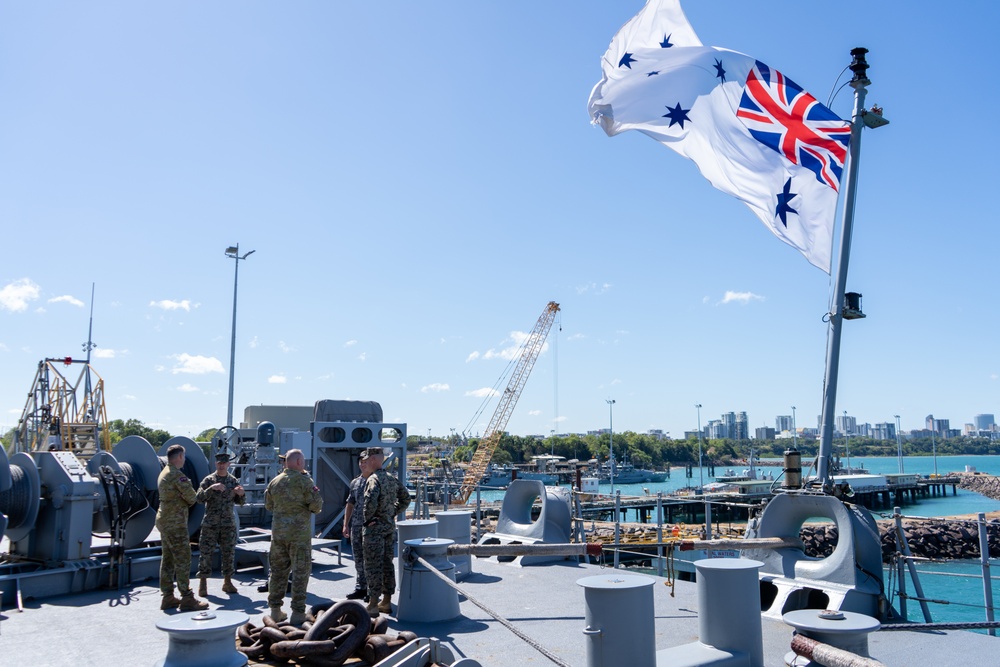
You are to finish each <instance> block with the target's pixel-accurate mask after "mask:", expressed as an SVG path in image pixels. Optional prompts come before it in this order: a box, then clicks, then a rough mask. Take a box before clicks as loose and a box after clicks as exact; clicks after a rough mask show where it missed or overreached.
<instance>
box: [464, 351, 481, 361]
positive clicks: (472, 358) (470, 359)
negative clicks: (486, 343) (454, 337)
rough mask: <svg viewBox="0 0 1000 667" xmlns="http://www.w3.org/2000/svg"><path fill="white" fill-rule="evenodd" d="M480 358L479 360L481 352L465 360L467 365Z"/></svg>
mask: <svg viewBox="0 0 1000 667" xmlns="http://www.w3.org/2000/svg"><path fill="white" fill-rule="evenodd" d="M478 358H479V352H473V353H471V354H470V355H469V356H467V357H466V358H465V363H469V362H470V361H475V360H476V359H478Z"/></svg>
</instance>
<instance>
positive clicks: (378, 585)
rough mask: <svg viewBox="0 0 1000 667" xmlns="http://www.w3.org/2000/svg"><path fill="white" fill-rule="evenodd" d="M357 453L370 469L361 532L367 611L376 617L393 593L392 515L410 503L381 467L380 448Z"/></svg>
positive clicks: (402, 488)
mask: <svg viewBox="0 0 1000 667" xmlns="http://www.w3.org/2000/svg"><path fill="white" fill-rule="evenodd" d="M361 455H362V457H364V458H365V459H366V460H367V461H368V465H370V469H371V474H369V475H368V479H366V480H365V502H364V513H365V515H364V516H365V524H364V526H365V527H364V531H363V535H362V543H363V549H364V553H365V576H366V577H368V613H369V614H370V615H371V616H378V615H379V612H382V613H386V614H388V613H390V612H391V611H392V594H393V593H395V592H396V573H395V572H394V571H393V568H392V549H393V545H394V543H395V532H396V515H397V514H399V513H400V512H405V511H406V508H407V507H408V506H409V504H410V492H409V491H407V490H406V487H405V486H403V484H402V483H401V482H400V481H399V480H398V479H396V478H395V477H393V476H392V475H390V474H389V473H387V472H386V471H385V470H383V469H382V463H383V462H384V461H385V454H384V453H383V452H382V448H381V447H369V448H368V449H366V450H365V451H364V452H362V454H361ZM380 595H381V596H382V600H381V601H379V596H380Z"/></svg>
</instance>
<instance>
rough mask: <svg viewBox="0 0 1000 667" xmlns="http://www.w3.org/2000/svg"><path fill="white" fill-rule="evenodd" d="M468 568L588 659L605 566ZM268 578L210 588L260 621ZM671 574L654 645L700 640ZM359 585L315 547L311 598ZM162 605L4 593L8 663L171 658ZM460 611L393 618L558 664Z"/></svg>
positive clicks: (481, 592)
mask: <svg viewBox="0 0 1000 667" xmlns="http://www.w3.org/2000/svg"><path fill="white" fill-rule="evenodd" d="M472 568H473V572H472V573H471V574H470V575H469V576H468V577H467V578H466V579H465V580H464V581H461V582H459V585H460V587H461V588H462V589H463V590H464V591H465V592H466V593H467V594H468V595H469V596H471V597H473V598H475V599H477V600H479V601H480V602H482V603H483V604H484V605H486V606H487V607H489V608H490V609H492V610H494V611H495V612H496V613H498V614H499V615H500V616H502V617H503V618H506V619H507V620H509V621H510V622H511V623H513V624H514V625H515V626H516V627H517V628H519V629H520V630H521V631H522V632H523V633H524V634H526V635H528V636H529V637H531V638H533V639H534V640H535V641H537V642H538V643H539V644H541V645H542V646H544V647H545V648H546V649H547V650H548V651H549V652H551V653H552V654H554V655H556V656H558V657H559V658H560V659H561V660H563V661H564V662H565V663H568V664H570V665H574V666H577V665H579V666H583V665H586V664H587V655H586V646H585V644H584V636H583V634H582V631H583V629H584V626H585V622H584V614H585V604H584V589H583V588H581V587H580V586H579V585H577V583H576V582H577V581H578V580H579V579H581V578H583V577H592V576H594V575H598V574H601V572H608V570H602V569H601V568H600V566H597V565H584V564H577V563H573V562H569V561H567V562H563V563H558V564H551V565H536V566H528V567H517V566H514V565H509V564H500V563H496V562H494V561H492V560H487V559H473V564H472ZM636 576H641V575H636ZM264 577H265V572H264V571H263V569H262V568H260V567H253V568H249V569H245V570H240V571H238V572H237V575H236V577H235V580H236V582H237V583H238V585H239V589H240V592H239V594H237V595H233V596H228V595H225V594H222V593H221V592H220V589H221V580H220V579H219V578H217V577H216V578H215V579H212V580H211V581H210V586H209V591H210V594H209V596H208V600H209V602H211V604H212V609H217V608H218V609H226V610H232V611H242V612H245V613H247V614H248V615H250V618H251V621H253V622H254V623H255V624H259V623H260V620H261V614H262V613H263V612H264V611H266V595H267V594H266V593H259V592H258V591H257V586H258V585H260V584H261V583H262V582H263V581H264ZM663 581H664V580H662V579H658V580H657V584H656V585H655V586H654V587H653V591H654V593H653V596H654V610H655V620H654V627H655V634H656V648H657V650H662V649H665V648H668V647H672V646H678V645H681V644H686V643H689V642H694V641H697V639H698V614H697V612H698V596H697V587H696V585H695V584H692V583H689V582H684V581H678V582H677V583H676V585H675V588H674V596H671V589H670V588H669V587H668V586H666V585H664V584H663ZM353 588H354V567H353V561H352V559H351V556H350V553H349V552H347V553H345V555H344V558H343V564H342V565H337V556H336V555H333V554H330V553H328V552H319V551H317V552H316V559H315V565H314V568H313V577H312V580H311V582H310V587H309V603H310V604H312V603H315V602H320V601H323V600H326V599H331V598H342V597H344V596H345V595H346V594H347V593H349V592H350V591H351V590H353ZM397 595H398V594H397ZM159 603H160V594H159V590H158V588H157V585H156V581H155V580H150V581H148V582H145V583H144V584H142V585H134V586H132V587H130V588H128V589H127V590H122V591H110V590H98V591H91V592H86V593H80V594H75V595H70V596H61V597H53V598H47V599H42V600H28V601H25V610H24V612H23V613H22V612H18V611H17V610H16V607H15V605H14V601H13V600H9V599H6V598H5V599H4V600H3V610H2V614H0V656H2V659H0V662H2V664H4V665H19V664H37V665H46V666H48V667H61V666H63V665H65V666H69V665H73V666H74V667H85V666H93V667H98V666H100V667H107V665H116V666H122V667H124V666H126V665H128V666H131V665H153V664H155V663H156V662H157V661H159V660H162V659H163V658H164V657H165V655H166V651H167V643H168V639H167V635H166V634H165V633H164V632H162V631H160V630H158V629H156V623H157V622H158V621H160V620H162V619H163V618H164V616H165V613H164V612H161V611H160V609H159ZM287 608H288V607H287V600H286V605H285V609H286V611H287ZM173 613H177V612H173ZM461 613H462V616H461V617H459V618H458V619H455V620H453V621H448V622H440V623H429V624H413V623H408V624H405V625H403V624H401V623H399V622H397V621H396V620H395V619H394V618H393V619H392V623H391V624H390V627H391V628H392V629H393V630H404V629H406V630H412V631H414V632H416V633H417V634H418V635H420V636H427V637H437V638H439V639H440V640H441V641H442V642H443V643H444V644H445V645H447V646H448V647H449V648H451V650H452V651H453V652H454V654H455V656H456V659H457V658H460V657H469V658H474V659H475V660H478V661H479V662H480V663H481V664H482V665H484V666H485V667H491V666H494V665H495V666H498V667H499V666H504V667H507V666H509V665H547V664H552V662H551V661H550V660H549V659H548V658H546V657H545V656H544V655H542V654H541V653H540V652H539V651H537V650H536V649H535V648H533V647H531V646H530V645H529V644H528V643H526V642H525V641H523V640H522V639H520V638H518V637H516V636H515V635H514V634H512V633H511V632H510V631H509V630H508V629H507V628H505V627H503V625H501V624H500V623H499V622H497V621H496V620H495V619H493V618H492V617H491V616H489V615H488V614H486V613H485V612H483V611H482V610H481V609H480V608H479V607H477V606H475V605H474V604H472V603H471V602H469V601H468V600H465V599H464V598H462V599H461ZM763 633H764V655H765V664H766V665H767V666H768V667H780V666H781V665H783V664H784V661H783V657H784V655H785V654H786V653H787V652H788V651H789V643H790V640H791V636H792V630H791V628H790V627H789V626H787V625H785V624H784V623H781V622H780V621H774V620H769V619H764V620H763ZM869 645H870V652H871V655H872V656H873V657H874V658H877V659H879V660H881V661H882V662H884V663H885V664H886V665H891V666H893V667H916V666H918V665H920V666H922V665H948V664H956V659H958V656H964V657H963V658H962V660H965V659H969V660H974V661H975V663H976V664H977V665H1000V650H998V649H1000V644H998V643H997V640H996V639H995V638H993V637H989V636H987V635H984V634H978V633H972V632H964V631H934V632H914V631H906V632H900V631H894V632H876V633H874V634H873V635H871V636H870V638H869ZM973 656H974V657H973Z"/></svg>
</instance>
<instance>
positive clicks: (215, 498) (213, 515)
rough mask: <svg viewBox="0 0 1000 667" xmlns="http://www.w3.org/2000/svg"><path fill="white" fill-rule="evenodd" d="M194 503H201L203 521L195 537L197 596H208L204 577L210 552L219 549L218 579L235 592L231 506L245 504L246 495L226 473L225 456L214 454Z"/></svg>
mask: <svg viewBox="0 0 1000 667" xmlns="http://www.w3.org/2000/svg"><path fill="white" fill-rule="evenodd" d="M198 502H202V503H205V518H204V520H202V522H201V536H200V537H199V538H198V551H199V552H200V554H201V556H200V558H199V559H198V577H199V578H200V579H201V583H200V585H199V586H198V595H201V596H202V597H204V596H206V595H208V576H209V575H210V574H212V552H213V551H215V547H219V555H220V557H221V559H222V576H223V577H225V581H224V582H223V584H222V590H223V591H224V592H226V593H237V592H238V591H237V589H236V586H234V585H233V579H232V577H233V570H234V567H233V561H234V559H235V555H236V517H235V516H234V514H233V505H242V504H243V503H245V502H246V493H245V492H244V491H243V487H242V486H240V480H238V479H236V478H235V477H234V476H232V475H230V474H229V454H227V453H226V452H221V453H219V454H216V455H215V472H214V473H212V474H211V475H208V476H206V477H205V479H203V480H201V486H200V487H199V488H198Z"/></svg>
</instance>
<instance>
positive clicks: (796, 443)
mask: <svg viewBox="0 0 1000 667" xmlns="http://www.w3.org/2000/svg"><path fill="white" fill-rule="evenodd" d="M798 448H799V430H798V429H797V428H795V406H794V405H793V406H792V449H798Z"/></svg>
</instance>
